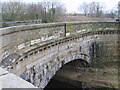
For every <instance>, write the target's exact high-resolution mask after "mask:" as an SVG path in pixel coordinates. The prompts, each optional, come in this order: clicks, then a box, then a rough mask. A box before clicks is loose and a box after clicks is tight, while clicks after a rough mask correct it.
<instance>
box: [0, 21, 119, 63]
mask: <svg viewBox="0 0 120 90" xmlns="http://www.w3.org/2000/svg"><path fill="white" fill-rule="evenodd" d="M118 26H119V22H68V23H49V24H34V25H27V26H26V25H21V26H13V27H6V28H1V29H0V40H1V42H2V43H1V44H0V57H2V58H1V59H0V63H1V62H2V61H4V60H5V59H7V58H8V57H9V59H10V57H15V58H17V57H19V56H20V55H21V54H22V53H24V52H25V51H28V50H30V49H31V48H33V46H36V45H37V44H40V45H41V44H43V43H46V41H48V40H53V39H60V38H64V37H69V36H72V35H76V34H80V33H84V32H89V31H97V30H118ZM25 48H26V49H25ZM12 59H13V58H12Z"/></svg>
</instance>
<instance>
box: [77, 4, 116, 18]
mask: <svg viewBox="0 0 120 90" xmlns="http://www.w3.org/2000/svg"><path fill="white" fill-rule="evenodd" d="M79 10H80V11H82V12H83V14H84V15H85V16H91V17H110V18H115V17H117V10H111V11H105V10H104V6H103V5H102V4H101V3H100V2H91V3H86V2H83V3H82V4H81V5H80V7H79Z"/></svg>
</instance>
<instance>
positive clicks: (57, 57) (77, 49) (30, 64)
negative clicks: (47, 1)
mask: <svg viewBox="0 0 120 90" xmlns="http://www.w3.org/2000/svg"><path fill="white" fill-rule="evenodd" d="M106 23H107V24H108V25H107V27H106V26H105V25H104V24H105V23H103V22H84V23H83V22H82V23H66V24H65V23H60V24H47V25H44V24H43V25H36V26H29V27H24V28H23V27H21V29H20V28H19V27H15V28H14V27H13V28H12V30H17V28H19V30H18V31H19V32H15V31H13V32H12V31H9V32H4V31H3V32H4V33H3V34H2V35H1V38H3V37H4V36H8V37H12V35H15V34H16V38H14V39H15V40H13V38H12V39H11V40H12V41H15V42H16V43H13V42H12V43H11V44H10V46H11V47H10V46H9V45H8V46H6V47H5V48H3V52H4V53H5V51H6V53H8V52H9V54H8V56H7V55H6V57H5V58H3V59H2V60H3V61H2V60H1V61H2V66H3V67H6V68H7V69H8V70H9V71H10V72H12V73H14V74H15V75H18V76H20V77H21V78H23V79H25V80H26V81H28V82H30V83H32V84H34V85H35V86H37V87H40V88H44V87H45V86H46V85H47V84H48V82H49V81H50V79H51V78H52V76H54V75H55V73H56V71H58V70H59V69H60V68H61V67H62V66H63V65H64V64H66V63H68V62H70V61H72V60H75V59H83V60H85V61H86V62H88V63H89V64H92V62H96V61H95V59H96V58H98V57H101V58H104V56H102V55H104V53H103V54H100V52H101V51H100V49H98V48H97V47H101V48H102V45H103V44H102V43H104V42H105V44H108V46H109V44H113V47H114V46H115V48H114V50H113V51H114V52H115V50H116V48H117V43H116V42H118V35H119V34H120V32H119V31H118V30H117V28H116V27H115V26H116V24H118V23H116V22H114V23H113V22H106ZM64 24H65V25H64ZM102 25H103V28H102V27H101V26H102ZM65 27H66V28H65ZM6 29H7V28H6ZM102 29H103V30H102ZM104 29H105V30H104ZM108 29H113V30H108ZM43 30H44V31H43ZM92 30H93V31H92ZM96 30H98V31H96ZM51 31H52V32H51ZM64 32H66V33H64ZM77 32H78V33H77ZM17 33H18V34H17ZM25 33H27V34H25ZM50 33H52V34H51V35H50V37H49V41H47V40H48V35H49V34H50ZM55 33H56V34H59V35H56V34H55ZM67 33H68V35H66V34H67ZM5 34H6V35H5ZM22 34H23V35H22ZM36 35H37V36H38V37H37V36H36ZM42 35H43V36H44V37H45V38H44V39H43V37H42ZM31 36H32V37H33V38H30V37H31ZM55 36H56V37H55ZM65 36H67V37H65ZM17 37H18V38H17ZM19 37H20V38H22V41H21V42H18V41H19V39H20V38H19ZM52 37H53V39H54V40H51V39H52ZM111 37H112V38H111ZM41 38H42V39H41ZM55 38H57V39H55ZM4 39H5V37H4ZM28 39H29V40H28ZM5 40H7V39H5ZM11 40H9V41H6V42H3V44H2V46H4V44H6V43H10V41H11ZM41 40H42V43H43V44H42V43H41ZM44 40H45V41H44ZM43 41H44V42H43ZM110 42H111V43H110ZM114 42H115V43H114ZM99 43H100V44H99ZM13 44H15V45H13ZM32 45H33V46H32ZM34 45H35V46H34ZM2 46H1V47H2ZM103 46H105V45H103ZM6 48H7V49H6ZM15 48H16V49H15ZM7 51H8V52H7ZM10 52H11V53H10ZM6 53H5V54H6ZM16 53H19V54H16ZM107 53H108V52H107ZM116 53H117V52H116ZM12 54H16V55H15V56H16V57H15V56H14V57H15V60H14V58H13V57H12V56H11V55H12ZM1 55H2V54H1ZM97 55H98V56H97ZM10 56H11V57H10ZM7 59H12V62H10V63H9V65H6V63H5V61H7Z"/></svg>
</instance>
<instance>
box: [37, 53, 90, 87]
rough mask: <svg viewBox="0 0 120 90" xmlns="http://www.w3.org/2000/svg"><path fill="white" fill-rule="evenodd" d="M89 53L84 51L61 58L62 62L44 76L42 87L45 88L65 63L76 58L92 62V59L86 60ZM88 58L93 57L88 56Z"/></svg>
mask: <svg viewBox="0 0 120 90" xmlns="http://www.w3.org/2000/svg"><path fill="white" fill-rule="evenodd" d="M88 56H89V55H86V54H83V53H77V54H74V55H72V56H68V57H67V58H66V59H63V60H61V61H60V62H58V63H57V65H56V66H55V67H54V68H53V69H52V71H50V70H49V71H48V72H47V74H46V77H44V78H43V79H42V81H41V83H40V84H39V85H40V86H39V87H40V88H45V87H46V86H47V84H48V83H49V82H50V79H51V78H52V77H53V76H54V75H55V74H56V72H57V71H59V69H60V68H62V67H63V66H64V65H65V64H67V63H69V62H71V61H74V60H77V59H79V60H84V61H85V62H86V63H88V64H90V61H88V60H85V59H86V58H87V57H88ZM87 59H89V60H90V59H91V58H90V57H88V58H87Z"/></svg>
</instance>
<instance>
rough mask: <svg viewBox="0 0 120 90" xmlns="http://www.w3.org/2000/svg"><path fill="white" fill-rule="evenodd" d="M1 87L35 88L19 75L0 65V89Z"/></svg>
mask: <svg viewBox="0 0 120 90" xmlns="http://www.w3.org/2000/svg"><path fill="white" fill-rule="evenodd" d="M2 88H37V87H35V86H34V85H32V84H31V83H29V82H27V81H25V80H23V79H21V78H20V77H18V76H16V75H14V74H12V73H9V72H8V71H6V70H4V69H3V68H1V67H0V90H1V89H2Z"/></svg>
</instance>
